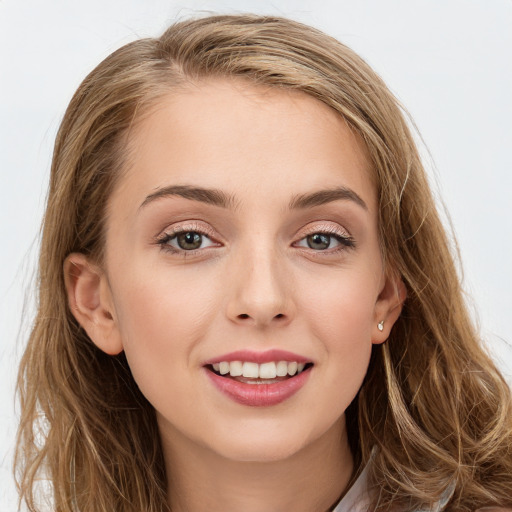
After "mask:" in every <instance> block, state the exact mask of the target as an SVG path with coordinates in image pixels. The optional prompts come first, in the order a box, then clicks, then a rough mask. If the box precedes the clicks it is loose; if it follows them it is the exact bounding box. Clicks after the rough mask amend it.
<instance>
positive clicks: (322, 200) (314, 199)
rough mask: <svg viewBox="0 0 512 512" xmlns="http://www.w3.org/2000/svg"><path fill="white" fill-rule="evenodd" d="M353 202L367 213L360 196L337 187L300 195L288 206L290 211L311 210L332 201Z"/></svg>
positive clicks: (344, 188) (348, 189)
mask: <svg viewBox="0 0 512 512" xmlns="http://www.w3.org/2000/svg"><path fill="white" fill-rule="evenodd" d="M340 200H341V201H353V202H354V203H356V204H357V205H359V206H360V207H361V208H363V210H366V211H368V206H367V205H366V203H365V202H364V201H363V199H362V198H361V196H359V195H358V194H357V193H356V192H354V191H353V190H352V189H350V188H346V187H337V188H332V189H326V190H318V191H316V192H311V193H308V194H300V195H298V196H295V197H294V198H293V199H292V200H291V201H290V204H289V205H288V208H290V210H294V209H302V208H312V207H313V206H321V205H323V204H327V203H332V202H333V201H340Z"/></svg>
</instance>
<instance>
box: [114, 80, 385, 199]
mask: <svg viewBox="0 0 512 512" xmlns="http://www.w3.org/2000/svg"><path fill="white" fill-rule="evenodd" d="M128 147H129V158H128V160H129V165H128V166H127V168H126V170H125V173H124V175H123V176H122V178H121V180H120V182H119V183H118V187H117V189H118V190H117V191H116V192H115V193H114V196H115V195H116V194H117V195H119V193H120V192H122V191H123V190H125V191H127V190H128V189H130V191H131V192H132V195H137V193H139V195H140V198H139V204H140V201H143V199H144V197H142V196H143V194H146V195H147V194H149V193H151V192H152V191H154V190H157V189H158V188H160V187H164V186H168V185H169V184H178V185H179V184H186V185H190V184H191V185H197V186H202V187H206V188H222V189H227V190H226V192H228V193H230V189H232V191H233V193H234V195H236V193H237V190H238V191H240V190H242V191H244V192H247V187H248V185H249V184H250V186H251V190H252V191H253V192H254V193H255V194H256V193H258V191H260V192H261V193H263V194H268V193H269V192H271V191H277V190H280V191H282V192H289V193H290V194H291V193H307V192H308V191H311V190H312V189H317V188H318V189H319V188H322V189H325V188H332V187H337V186H340V185H345V184H347V183H345V182H349V183H348V184H349V185H350V187H351V188H355V189H357V191H358V193H359V194H360V195H361V196H363V199H364V200H365V202H366V203H367V204H368V205H369V207H370V208H371V209H374V208H375V191H374V187H373V186H372V183H371V176H370V172H371V170H370V165H369V158H368V156H367V152H366V148H365V146H364V143H363V142H362V140H361V138H360V137H359V136H358V135H357V134H356V133H355V132H354V131H353V130H351V129H350V127H349V126H348V124H347V123H346V122H345V120H344V119H343V118H342V117H341V116H340V115H339V114H338V113H336V112H335V111H334V110H333V109H331V108H330V107H328V106H327V105H325V104H323V103H322V102H320V101H318V100H316V99H314V98H313V97H311V96H309V95H307V94H305V93H302V92H298V91H293V90H289V89H277V88H269V87H263V86H255V85H253V84H248V83H247V82H244V81H241V80H208V81H204V82H198V83H193V84H190V85H189V86H188V87H186V88H182V89H180V90H179V91H176V92H172V93H170V94H169V95H167V96H165V97H163V98H162V99H160V100H159V101H158V103H157V104H155V105H154V107H153V108H152V110H151V112H149V113H148V114H147V115H146V116H145V117H144V119H142V120H141V121H140V122H139V123H137V124H136V126H135V127H134V129H133V130H132V132H131V133H130V135H129V139H128ZM269 183H270V184H271V189H272V190H271V191H269V190H268V185H269ZM265 184H266V185H267V187H265V186H264V185H265ZM260 186H261V188H260ZM288 196H289V194H288ZM283 197H284V196H283Z"/></svg>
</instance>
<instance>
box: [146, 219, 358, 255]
mask: <svg viewBox="0 0 512 512" xmlns="http://www.w3.org/2000/svg"><path fill="white" fill-rule="evenodd" d="M187 233H195V234H198V235H200V236H201V237H202V240H201V245H202V242H203V241H204V239H205V238H206V239H208V240H209V241H210V242H211V244H210V245H208V246H207V247H203V248H201V247H199V248H197V249H190V250H187V249H183V248H177V247H173V246H172V245H170V243H169V242H171V240H175V239H177V237H178V236H180V235H184V234H187ZM314 235H324V236H327V237H328V238H329V239H332V238H334V239H335V240H336V242H338V243H339V246H337V247H334V248H326V249H318V250H316V249H313V248H312V247H305V246H302V245H298V244H299V243H300V242H302V241H306V243H307V238H308V237H311V236H314ZM156 243H157V244H158V245H160V247H161V249H162V250H164V251H167V252H170V253H173V254H180V255H183V256H186V255H194V254H195V253H197V252H199V251H204V250H207V249H208V248H210V247H219V242H216V240H215V235H214V234H213V233H212V232H211V231H210V230H208V229H206V228H205V227H203V226H199V225H187V226H179V227H177V228H175V229H173V230H171V231H170V232H165V233H163V234H162V235H161V236H159V237H157V239H156ZM330 243H331V240H329V245H330ZM292 245H293V246H294V247H297V248H303V249H305V250H306V251H312V253H317V254H318V255H321V254H330V255H332V254H337V253H339V252H341V251H345V250H347V249H353V248H355V246H356V244H355V240H354V238H353V237H351V236H350V235H348V234H347V233H346V232H342V231H340V230H338V229H336V228H331V227H327V228H326V227H322V228H320V229H317V230H314V231H311V232H309V233H307V234H305V235H304V236H302V238H300V239H299V240H297V241H296V242H294V243H293V244H292Z"/></svg>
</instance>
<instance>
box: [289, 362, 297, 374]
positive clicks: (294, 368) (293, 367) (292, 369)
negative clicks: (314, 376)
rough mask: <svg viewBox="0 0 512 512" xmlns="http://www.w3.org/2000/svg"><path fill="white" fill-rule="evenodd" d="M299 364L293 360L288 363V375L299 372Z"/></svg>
mask: <svg viewBox="0 0 512 512" xmlns="http://www.w3.org/2000/svg"><path fill="white" fill-rule="evenodd" d="M297 366H298V364H297V363H296V362H295V361H293V362H292V363H288V375H290V376H291V375H295V374H296V373H297Z"/></svg>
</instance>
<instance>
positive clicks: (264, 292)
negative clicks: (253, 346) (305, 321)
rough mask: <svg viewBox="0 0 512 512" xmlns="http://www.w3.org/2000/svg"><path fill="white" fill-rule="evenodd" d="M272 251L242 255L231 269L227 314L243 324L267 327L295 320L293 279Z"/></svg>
mask: <svg viewBox="0 0 512 512" xmlns="http://www.w3.org/2000/svg"><path fill="white" fill-rule="evenodd" d="M281 259H282V258H280V257H279V255H278V254H276V251H273V250H267V251H264V250H259V251H252V252H250V253H245V254H240V255H238V257H237V258H236V263H235V264H234V265H233V267H234V268H232V273H231V278H232V282H231V283H230V289H231V294H230V299H229V302H228V305H227V315H228V317H229V319H230V320H231V321H232V322H235V323H237V324H241V325H254V326H256V327H267V326H270V325H285V324H287V323H289V322H290V321H291V320H292V317H293V313H294V305H293V300H292V293H291V292H292V290H291V288H292V286H291V279H290V278H289V276H288V272H286V269H285V268H284V267H285V265H284V264H283V263H282V261H281Z"/></svg>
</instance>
